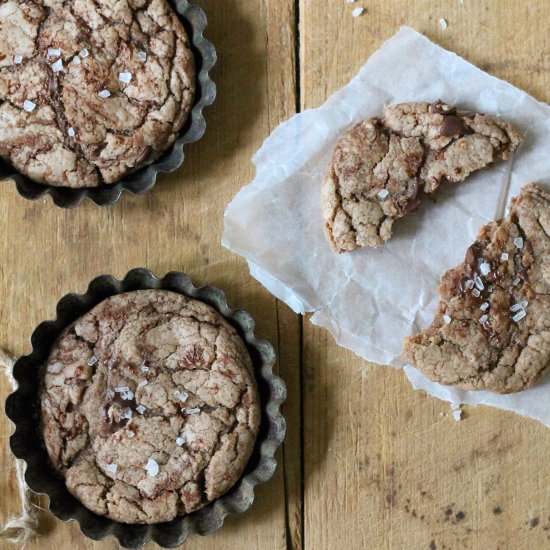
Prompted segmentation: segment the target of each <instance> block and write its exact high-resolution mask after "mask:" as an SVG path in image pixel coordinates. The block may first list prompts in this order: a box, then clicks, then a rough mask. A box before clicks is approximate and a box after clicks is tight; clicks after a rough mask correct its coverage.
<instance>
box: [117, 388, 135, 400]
mask: <svg viewBox="0 0 550 550" xmlns="http://www.w3.org/2000/svg"><path fill="white" fill-rule="evenodd" d="M120 396H121V397H122V399H124V401H131V400H132V399H133V398H134V392H133V391H132V390H128V391H125V392H122V393H121V394H120Z"/></svg>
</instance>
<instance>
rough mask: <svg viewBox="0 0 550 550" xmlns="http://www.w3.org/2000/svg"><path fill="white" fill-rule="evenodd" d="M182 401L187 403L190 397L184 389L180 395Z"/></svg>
mask: <svg viewBox="0 0 550 550" xmlns="http://www.w3.org/2000/svg"><path fill="white" fill-rule="evenodd" d="M178 397H179V399H180V401H182V402H183V403H185V402H186V401H187V400H188V399H189V394H188V393H186V392H184V391H182V392H180V394H179V395H178Z"/></svg>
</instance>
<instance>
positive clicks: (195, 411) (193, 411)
mask: <svg viewBox="0 0 550 550" xmlns="http://www.w3.org/2000/svg"><path fill="white" fill-rule="evenodd" d="M200 412H201V410H200V409H199V408H198V407H194V408H193V409H187V414H198V413H200Z"/></svg>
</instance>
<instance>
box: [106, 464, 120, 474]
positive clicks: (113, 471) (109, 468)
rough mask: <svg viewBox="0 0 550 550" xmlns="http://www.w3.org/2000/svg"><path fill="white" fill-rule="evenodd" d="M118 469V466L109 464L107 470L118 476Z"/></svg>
mask: <svg viewBox="0 0 550 550" xmlns="http://www.w3.org/2000/svg"><path fill="white" fill-rule="evenodd" d="M117 468H118V465H117V464H107V470H108V471H109V472H111V473H112V474H116V470H117Z"/></svg>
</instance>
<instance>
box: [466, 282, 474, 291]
mask: <svg viewBox="0 0 550 550" xmlns="http://www.w3.org/2000/svg"><path fill="white" fill-rule="evenodd" d="M474 284H475V283H474V281H471V280H468V281H466V283H465V285H464V286H465V287H466V288H467V289H468V290H472V288H474Z"/></svg>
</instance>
